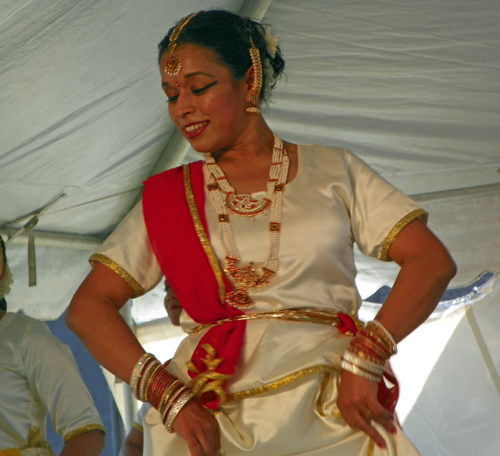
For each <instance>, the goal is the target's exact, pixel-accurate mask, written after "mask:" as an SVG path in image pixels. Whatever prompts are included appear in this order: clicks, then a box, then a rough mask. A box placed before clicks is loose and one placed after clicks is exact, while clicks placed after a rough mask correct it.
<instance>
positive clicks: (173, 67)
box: [164, 11, 201, 77]
mask: <svg viewBox="0 0 500 456" xmlns="http://www.w3.org/2000/svg"><path fill="white" fill-rule="evenodd" d="M200 12H201V11H198V12H197V13H193V14H190V15H189V16H187V17H185V18H184V19H182V20H181V21H180V22H179V23H178V24H177V27H175V28H174V30H173V31H172V33H171V35H170V40H169V43H168V48H167V52H169V53H170V58H169V59H168V60H167V63H165V68H164V71H165V73H166V74H167V75H168V76H171V77H174V76H177V75H178V74H179V71H181V58H180V57H179V56H178V55H177V54H176V53H175V50H176V49H177V40H178V38H179V35H180V33H181V31H182V29H183V28H184V26H185V25H186V24H187V23H188V22H189V21H190V20H191V19H192V18H193V17H194V16H196V15H197V14H200Z"/></svg>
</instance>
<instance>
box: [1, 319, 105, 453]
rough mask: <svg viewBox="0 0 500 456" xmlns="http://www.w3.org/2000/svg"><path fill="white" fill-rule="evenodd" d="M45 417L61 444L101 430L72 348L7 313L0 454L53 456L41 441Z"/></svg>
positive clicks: (32, 322)
mask: <svg viewBox="0 0 500 456" xmlns="http://www.w3.org/2000/svg"><path fill="white" fill-rule="evenodd" d="M48 412H49V413H50V416H51V420H52V426H53V428H54V430H55V431H56V432H57V433H58V434H59V435H60V436H61V437H62V438H63V439H64V441H67V440H69V439H71V438H72V437H74V436H76V435H78V434H80V433H82V432H85V431H89V430H92V429H99V430H102V431H104V427H103V425H102V421H101V419H100V417H99V414H98V412H97V410H96V409H95V407H94V403H93V401H92V397H91V396H90V394H89V392H88V390H87V388H86V387H85V385H84V383H83V381H82V378H81V377H80V374H79V372H78V368H77V366H76V364H75V361H74V358H73V355H72V354H71V351H70V349H69V348H68V347H67V346H66V345H64V344H62V343H61V342H59V341H58V340H57V339H56V338H55V337H54V336H53V335H52V333H51V332H50V330H49V328H48V327H47V325H46V324H45V323H43V322H41V321H39V320H35V319H33V318H30V317H28V316H26V315H21V314H15V313H9V312H8V313H6V314H5V315H4V316H3V318H2V319H0V454H2V451H1V450H7V449H11V448H12V449H14V448H15V449H17V450H19V451H20V453H21V454H22V455H23V456H35V455H38V456H45V455H50V454H53V453H51V452H50V450H48V449H47V448H46V447H47V446H48V444H46V442H44V441H45V420H46V416H47V413H48ZM44 447H45V448H44Z"/></svg>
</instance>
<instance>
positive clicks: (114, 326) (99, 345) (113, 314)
mask: <svg viewBox="0 0 500 456" xmlns="http://www.w3.org/2000/svg"><path fill="white" fill-rule="evenodd" d="M132 295H133V291H132V288H131V287H130V286H129V285H128V284H127V282H126V281H125V280H123V279H122V278H121V277H120V276H119V275H118V274H117V273H116V272H114V271H113V270H112V269H110V268H108V267H107V266H104V265H102V264H101V263H96V264H95V266H94V267H93V268H92V270H91V271H90V273H89V275H88V276H87V277H86V279H85V280H84V281H83V282H82V284H81V285H80V287H79V288H78V290H77V291H76V293H75V295H74V296H73V299H72V300H71V304H70V306H69V308H68V313H67V314H66V324H67V326H68V327H69V328H70V329H71V330H72V331H73V332H74V333H75V334H76V335H77V336H78V338H79V339H80V340H81V341H82V343H83V344H84V345H85V347H86V348H87V350H88V351H89V352H90V354H91V355H92V356H93V357H94V358H95V359H96V360H97V362H98V363H99V364H100V365H101V366H103V367H105V368H106V369H107V370H109V371H110V372H111V373H113V374H114V375H116V376H117V377H119V378H120V379H122V380H123V381H125V382H127V383H129V382H130V377H131V375H132V370H133V369H134V366H135V364H136V363H137V360H138V359H139V358H140V357H141V356H142V355H143V354H144V349H143V348H142V347H141V345H140V344H139V342H138V340H137V338H136V337H135V335H134V333H133V332H132V330H131V329H130V328H129V326H128V325H127V323H126V322H125V320H124V319H123V317H122V316H121V314H120V312H119V311H120V309H121V308H122V307H123V305H124V304H125V303H126V302H127V301H128V300H129V299H130V298H131V297H132Z"/></svg>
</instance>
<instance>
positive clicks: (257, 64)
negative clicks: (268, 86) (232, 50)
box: [246, 37, 262, 114]
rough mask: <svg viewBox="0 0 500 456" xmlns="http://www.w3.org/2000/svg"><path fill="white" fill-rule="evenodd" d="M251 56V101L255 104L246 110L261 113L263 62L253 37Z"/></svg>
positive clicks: (251, 112)
mask: <svg viewBox="0 0 500 456" xmlns="http://www.w3.org/2000/svg"><path fill="white" fill-rule="evenodd" d="M250 44H251V45H252V46H251V47H250V58H251V59H252V64H253V71H254V84H253V89H252V93H251V94H250V101H251V102H252V103H253V106H249V107H248V108H247V109H246V112H248V113H250V114H259V113H260V109H259V108H258V107H257V100H258V99H259V94H260V90H261V89H262V63H261V61H260V52H259V50H258V49H257V48H256V47H255V44H253V40H252V37H250Z"/></svg>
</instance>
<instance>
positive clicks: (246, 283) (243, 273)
mask: <svg viewBox="0 0 500 456" xmlns="http://www.w3.org/2000/svg"><path fill="white" fill-rule="evenodd" d="M238 262H239V259H238V258H235V257H231V256H226V264H227V267H226V268H225V269H224V272H226V273H227V274H228V275H229V276H231V278H232V279H233V280H234V281H235V282H236V284H237V288H236V289H235V290H233V291H231V292H229V293H227V295H226V303H227V304H229V305H230V306H233V307H236V308H237V309H243V308H248V307H250V306H251V305H252V304H253V301H252V299H251V298H250V296H249V295H248V293H247V290H248V289H249V288H261V287H263V286H265V285H267V284H268V283H269V281H270V280H271V278H272V277H273V276H274V275H275V274H276V272H275V271H273V270H271V269H268V268H265V267H264V268H262V274H259V273H258V272H257V271H256V270H255V268H254V266H253V262H250V263H249V264H248V266H246V267H244V268H239V267H237V266H236V263H238Z"/></svg>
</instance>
